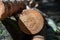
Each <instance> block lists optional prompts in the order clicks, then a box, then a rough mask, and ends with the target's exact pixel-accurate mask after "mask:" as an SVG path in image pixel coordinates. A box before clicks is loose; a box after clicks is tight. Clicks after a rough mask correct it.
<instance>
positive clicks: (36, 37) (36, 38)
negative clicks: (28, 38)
mask: <svg viewBox="0 0 60 40" xmlns="http://www.w3.org/2000/svg"><path fill="white" fill-rule="evenodd" d="M32 40H44V37H43V36H41V35H36V36H34V37H33V39H32Z"/></svg>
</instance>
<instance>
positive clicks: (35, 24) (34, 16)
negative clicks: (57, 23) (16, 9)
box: [19, 9, 44, 35]
mask: <svg viewBox="0 0 60 40" xmlns="http://www.w3.org/2000/svg"><path fill="white" fill-rule="evenodd" d="M19 20H21V21H22V23H23V24H24V25H25V28H24V26H22V25H20V24H19V25H20V28H21V30H22V31H23V32H24V33H26V34H33V35H34V34H36V33H38V32H40V31H41V29H42V28H43V25H44V19H43V17H42V15H41V14H40V13H39V12H37V11H36V10H33V9H27V10H25V11H23V12H22V14H20V16H19ZM23 28H24V29H26V30H27V31H25V30H24V29H23ZM28 31H29V32H28Z"/></svg>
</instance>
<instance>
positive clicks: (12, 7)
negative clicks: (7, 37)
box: [0, 1, 26, 19]
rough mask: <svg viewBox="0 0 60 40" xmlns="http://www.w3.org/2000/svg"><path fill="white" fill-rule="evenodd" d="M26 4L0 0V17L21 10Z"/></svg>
mask: <svg viewBox="0 0 60 40" xmlns="http://www.w3.org/2000/svg"><path fill="white" fill-rule="evenodd" d="M25 8H26V5H25V3H24V2H2V1H0V19H4V18H7V17H9V16H11V15H12V14H14V13H16V12H18V11H22V9H25Z"/></svg>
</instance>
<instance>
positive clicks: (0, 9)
mask: <svg viewBox="0 0 60 40" xmlns="http://www.w3.org/2000/svg"><path fill="white" fill-rule="evenodd" d="M4 13H5V6H4V3H3V2H1V1H0V20H2V19H4V18H5V16H4V15H5V14H4Z"/></svg>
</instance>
